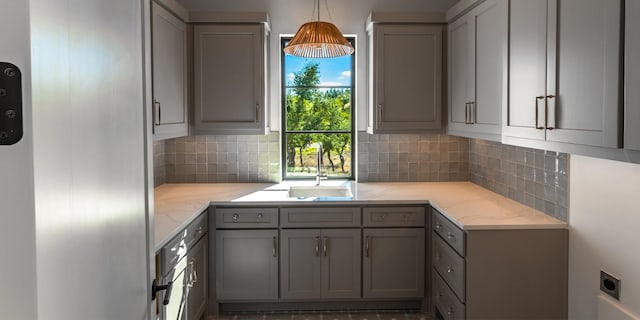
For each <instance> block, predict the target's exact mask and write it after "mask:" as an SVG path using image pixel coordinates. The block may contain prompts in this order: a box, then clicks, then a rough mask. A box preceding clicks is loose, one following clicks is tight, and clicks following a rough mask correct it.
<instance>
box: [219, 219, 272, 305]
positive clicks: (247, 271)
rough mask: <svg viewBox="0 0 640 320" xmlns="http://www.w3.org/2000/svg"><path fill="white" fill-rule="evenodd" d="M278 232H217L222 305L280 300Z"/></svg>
mask: <svg viewBox="0 0 640 320" xmlns="http://www.w3.org/2000/svg"><path fill="white" fill-rule="evenodd" d="M278 254H279V252H278V230H216V273H215V274H216V294H217V298H218V300H220V301H228V300H275V299H277V298H278Z"/></svg>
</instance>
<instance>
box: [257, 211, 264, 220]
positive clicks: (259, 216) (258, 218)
mask: <svg viewBox="0 0 640 320" xmlns="http://www.w3.org/2000/svg"><path fill="white" fill-rule="evenodd" d="M263 217H264V216H263V215H262V212H261V213H258V215H257V216H256V222H260V221H262V218H263Z"/></svg>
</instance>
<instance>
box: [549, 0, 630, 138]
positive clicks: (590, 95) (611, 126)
mask: <svg viewBox="0 0 640 320" xmlns="http://www.w3.org/2000/svg"><path fill="white" fill-rule="evenodd" d="M551 3H553V1H551ZM621 12H622V10H621V0H562V1H558V22H557V31H556V32H557V57H556V58H557V74H556V75H555V79H557V83H556V85H555V87H550V89H551V90H550V91H548V92H547V94H548V95H549V94H550V95H554V96H556V97H557V98H556V99H555V100H556V101H555V102H554V101H553V100H554V99H551V100H550V101H549V106H548V110H549V111H548V113H549V115H548V119H549V120H548V124H547V126H548V127H550V128H554V129H553V130H547V140H549V141H558V142H569V143H576V144H585V145H593V146H602V147H614V148H615V147H618V146H619V142H620V139H619V132H618V128H619V121H620V119H619V114H620V110H621V109H620V107H621V104H620V95H619V88H620V83H619V81H618V79H619V77H620V74H621V73H620V72H621V70H620V54H621V51H620V50H621V42H620V38H621V37H620V35H621V33H620V32H621V21H622V17H621ZM550 31H551V30H550ZM551 60H552V59H551ZM551 84H553V83H551ZM551 84H549V83H548V87H549V85H551ZM554 89H555V90H554ZM554 104H555V107H554Z"/></svg>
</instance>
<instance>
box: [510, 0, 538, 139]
mask: <svg viewBox="0 0 640 320" xmlns="http://www.w3.org/2000/svg"><path fill="white" fill-rule="evenodd" d="M549 9H550V8H549V7H548V5H547V0H511V2H510V12H509V13H510V21H509V33H510V34H509V105H508V110H505V112H504V116H503V117H504V125H503V129H502V133H503V135H507V136H513V137H520V138H528V139H537V140H544V139H545V131H544V130H538V129H536V114H537V112H536V107H537V106H536V103H537V100H536V97H544V96H545V95H546V84H547V11H548V10H549ZM538 120H539V122H543V119H538Z"/></svg>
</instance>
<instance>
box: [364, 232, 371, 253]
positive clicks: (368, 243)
mask: <svg viewBox="0 0 640 320" xmlns="http://www.w3.org/2000/svg"><path fill="white" fill-rule="evenodd" d="M370 248H371V237H369V236H367V237H366V238H365V240H364V256H365V257H367V258H368V257H369V255H370Z"/></svg>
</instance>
